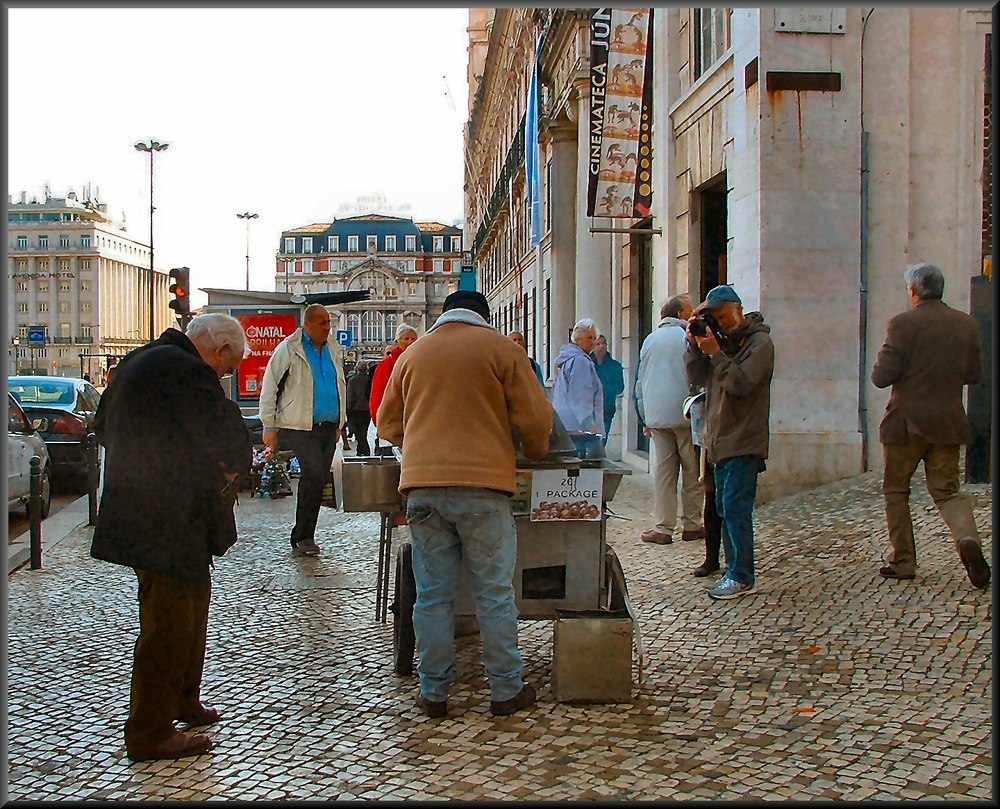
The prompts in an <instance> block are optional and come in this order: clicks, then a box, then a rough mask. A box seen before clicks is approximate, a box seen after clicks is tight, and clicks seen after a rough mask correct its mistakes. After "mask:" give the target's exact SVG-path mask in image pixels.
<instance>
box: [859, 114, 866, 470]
mask: <svg viewBox="0 0 1000 809" xmlns="http://www.w3.org/2000/svg"><path fill="white" fill-rule="evenodd" d="M860 295H861V306H860V315H859V323H858V430H859V431H860V433H861V471H862V472H867V471H868V374H867V369H868V133H867V132H865V131H864V130H862V131H861V277H860Z"/></svg>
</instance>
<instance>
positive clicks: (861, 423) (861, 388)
mask: <svg viewBox="0 0 1000 809" xmlns="http://www.w3.org/2000/svg"><path fill="white" fill-rule="evenodd" d="M874 12H875V9H874V8H872V9H869V10H868V14H867V15H865V21H864V24H863V25H862V26H861V48H860V51H861V70H860V73H861V75H860V86H859V106H860V113H861V200H860V203H861V217H860V218H861V223H860V224H861V234H860V235H861V255H860V262H859V267H860V270H859V274H860V277H859V279H858V286H859V297H860V301H859V303H860V306H859V313H858V432H860V433H861V471H862V472H867V471H868V373H867V371H868V132H867V131H865V29H867V28H868V20H870V19H871V16H872V14H873V13H874Z"/></svg>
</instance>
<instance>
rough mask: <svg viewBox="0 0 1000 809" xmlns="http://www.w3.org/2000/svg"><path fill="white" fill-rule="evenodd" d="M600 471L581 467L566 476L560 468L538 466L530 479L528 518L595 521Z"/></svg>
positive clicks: (598, 515)
mask: <svg viewBox="0 0 1000 809" xmlns="http://www.w3.org/2000/svg"><path fill="white" fill-rule="evenodd" d="M603 486H604V473H603V472H602V471H601V470H600V469H581V470H580V474H579V475H574V476H571V475H568V474H566V472H565V470H561V469H540V470H537V471H536V472H534V474H533V475H532V479H531V521H532V522H539V521H542V520H599V519H601V493H602V491H603Z"/></svg>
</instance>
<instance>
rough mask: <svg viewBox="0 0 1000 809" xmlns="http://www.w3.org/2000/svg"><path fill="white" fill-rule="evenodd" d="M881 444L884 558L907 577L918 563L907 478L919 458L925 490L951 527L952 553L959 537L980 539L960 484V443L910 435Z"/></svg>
mask: <svg viewBox="0 0 1000 809" xmlns="http://www.w3.org/2000/svg"><path fill="white" fill-rule="evenodd" d="M882 449H883V452H884V455H885V473H884V476H883V478H882V494H883V495H884V496H885V518H886V523H887V524H888V527H889V544H890V546H891V548H890V551H889V557H888V560H887V561H888V563H889V564H890V565H891V566H892V568H893V569H894V570H895V571H896V572H897V573H901V574H903V575H906V576H908V575H910V574H911V573H913V572H915V570H916V566H917V559H916V550H915V548H914V544H913V522H912V520H911V519H910V479H911V478H912V477H913V473H914V472H915V471H916V470H917V466H919V465H920V462H921V461H923V462H924V477H925V478H926V481H927V491H928V492H929V493H930V496H931V498H932V499H933V500H934V505H936V506H937V508H938V511H939V512H940V514H941V518H942V519H943V520H944V521H945V524H947V526H948V530H949V531H951V536H952V539H953V540H954V542H955V550H956V552H957V550H958V540H960V539H964V538H966V537H971V538H973V539H975V540H976V541H977V542H979V532H978V531H977V530H976V520H975V517H974V516H973V513H972V500H971V498H970V497H969V496H968V495H966V494H964V493H962V492H961V491H960V489H959V472H958V458H959V450H960V446H959V445H958V444H932V443H930V442H929V441H927V440H925V439H923V438H920V437H916V436H914V437H912V438H911V439H910V442H909V443H908V444H883V445H882Z"/></svg>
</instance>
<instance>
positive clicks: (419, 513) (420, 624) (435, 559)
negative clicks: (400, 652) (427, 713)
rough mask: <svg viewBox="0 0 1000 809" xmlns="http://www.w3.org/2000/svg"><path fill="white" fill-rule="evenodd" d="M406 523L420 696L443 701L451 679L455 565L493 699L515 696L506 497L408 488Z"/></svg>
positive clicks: (510, 525) (513, 545) (511, 542)
mask: <svg viewBox="0 0 1000 809" xmlns="http://www.w3.org/2000/svg"><path fill="white" fill-rule="evenodd" d="M406 518H407V521H408V522H409V524H410V538H411V542H412V545H413V578H414V580H415V582H416V585H417V601H416V604H415V605H414V607H413V629H414V633H415V634H416V641H417V656H418V658H419V662H418V664H417V673H418V674H419V676H420V693H421V694H422V695H423V696H424V698H425V699H428V700H432V701H434V702H444V701H445V700H447V699H448V689H449V687H450V686H451V683H452V680H453V679H454V667H455V612H454V607H455V594H456V591H457V589H458V578H459V568H460V567H462V568H464V570H465V578H466V580H467V581H468V582H469V585H470V587H471V589H472V592H473V594H474V596H475V599H476V617H477V618H478V619H479V634H480V638H481V640H482V644H483V663H484V665H485V667H486V675H487V678H488V680H489V684H490V694H491V699H492V700H493V701H494V702H502V701H504V700H508V699H510V698H511V697H514V696H516V695H517V694H518V693H520V691H521V688H522V686H523V683H522V681H521V671H522V663H521V653H520V651H518V648H517V607H516V606H515V604H514V586H513V584H512V583H511V582H512V579H513V577H514V562H515V559H516V556H517V533H516V529H515V527H514V514H513V512H512V511H511V505H510V498H509V497H507V496H506V495H504V494H501V493H499V492H494V491H491V490H489V489H475V488H469V487H459V486H449V487H441V488H421V489H411V490H410V491H409V493H408V494H407V504H406Z"/></svg>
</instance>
